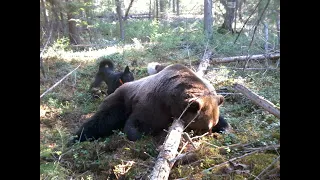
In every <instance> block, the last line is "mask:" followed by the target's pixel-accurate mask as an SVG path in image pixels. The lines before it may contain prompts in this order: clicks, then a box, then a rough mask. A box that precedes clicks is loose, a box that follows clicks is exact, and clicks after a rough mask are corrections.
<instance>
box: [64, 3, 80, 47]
mask: <svg viewBox="0 0 320 180" xmlns="http://www.w3.org/2000/svg"><path fill="white" fill-rule="evenodd" d="M68 2H70V0H66V3H68ZM71 9H72V8H67V19H68V29H69V40H70V44H73V45H77V44H81V42H80V36H79V34H78V29H77V23H76V21H75V19H74V15H73V12H72V11H71Z"/></svg>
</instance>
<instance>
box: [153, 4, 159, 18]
mask: <svg viewBox="0 0 320 180" xmlns="http://www.w3.org/2000/svg"><path fill="white" fill-rule="evenodd" d="M154 3H155V5H154V7H155V8H154V9H155V19H156V20H157V21H158V20H159V0H155V1H154Z"/></svg>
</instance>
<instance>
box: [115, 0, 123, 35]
mask: <svg viewBox="0 0 320 180" xmlns="http://www.w3.org/2000/svg"><path fill="white" fill-rule="evenodd" d="M122 3H123V2H122V0H116V11H117V14H118V19H119V26H120V39H121V40H122V41H123V40H124V26H123V19H122V18H123V13H122V9H121V7H122Z"/></svg>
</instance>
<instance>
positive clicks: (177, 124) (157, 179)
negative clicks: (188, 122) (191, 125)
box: [149, 119, 184, 180]
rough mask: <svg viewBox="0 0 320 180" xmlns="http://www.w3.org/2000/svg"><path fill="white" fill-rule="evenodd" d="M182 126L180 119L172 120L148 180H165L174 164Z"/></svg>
mask: <svg viewBox="0 0 320 180" xmlns="http://www.w3.org/2000/svg"><path fill="white" fill-rule="evenodd" d="M183 129H184V124H183V123H182V121H181V120H180V119H176V120H174V122H173V123H172V125H171V127H170V128H169V132H168V135H167V137H166V140H165V141H164V143H163V145H162V149H161V151H160V153H159V155H158V157H157V160H156V163H155V165H154V167H153V170H152V172H151V174H150V176H149V179H150V180H167V179H168V178H169V174H170V171H171V168H172V166H173V164H174V163H175V161H176V159H175V157H176V155H177V152H178V151H177V150H178V148H179V144H180V140H181V135H182V132H183Z"/></svg>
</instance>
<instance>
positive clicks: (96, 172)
mask: <svg viewBox="0 0 320 180" xmlns="http://www.w3.org/2000/svg"><path fill="white" fill-rule="evenodd" d="M156 48H158V47H155V46H154V45H148V46H142V45H139V46H130V47H129V46H128V47H124V46H122V47H116V48H115V47H108V48H103V49H99V50H84V51H81V52H76V51H50V50H48V53H47V54H45V56H44V65H45V70H46V72H47V78H43V76H42V74H40V95H41V94H42V93H43V92H44V91H45V90H47V89H48V88H50V87H51V86H53V85H54V84H55V83H56V82H58V81H59V80H60V79H61V78H62V77H64V76H65V75H66V74H68V73H69V72H70V71H72V70H73V69H74V68H76V67H77V66H78V65H79V64H81V66H80V67H79V69H77V70H76V71H75V72H74V73H72V74H71V75H70V76H68V77H67V78H66V79H65V80H64V81H62V82H61V83H60V84H59V85H58V86H56V87H55V88H54V89H53V90H52V91H50V92H48V93H47V94H46V95H44V96H43V98H41V101H40V179H99V180H100V179H101V180H102V179H145V178H146V177H147V175H148V174H149V173H150V172H151V170H152V167H153V164H154V162H155V159H156V157H157V154H158V153H159V146H160V145H161V144H162V142H161V138H157V137H150V136H145V137H143V138H142V139H141V140H138V141H136V142H131V141H128V140H127V139H126V138H125V136H124V134H123V133H122V132H121V131H116V132H115V133H114V135H112V136H110V137H107V138H104V139H100V140H97V141H93V142H82V143H77V144H75V145H73V146H72V147H71V148H69V147H67V146H66V143H67V142H68V140H69V139H70V138H71V136H72V133H73V132H74V131H75V130H77V128H79V126H80V125H81V124H82V123H83V122H84V121H85V120H86V119H87V118H88V117H90V116H91V115H92V114H94V112H95V111H96V110H97V107H98V106H99V104H100V103H101V101H102V100H103V98H104V97H100V98H99V99H94V98H92V96H91V95H90V93H89V92H88V89H89V85H90V83H91V82H92V80H93V78H94V75H95V73H96V71H97V69H98V64H97V59H98V58H99V57H101V56H108V57H110V58H111V59H113V61H114V63H115V66H116V70H118V71H123V70H124V67H125V66H126V65H129V67H130V69H131V71H132V72H133V73H134V76H135V79H139V78H142V77H144V76H147V69H146V66H147V64H148V63H149V62H152V61H157V62H161V63H165V64H173V63H182V64H184V65H186V66H188V67H190V68H193V69H196V68H197V66H198V63H199V60H200V59H201V58H202V53H198V54H197V55H194V56H190V57H188V58H185V57H183V56H182V55H181V54H183V53H181V51H182V50H184V49H182V50H181V49H176V50H171V51H169V52H166V53H156V51H153V50H155V49H156ZM162 51H163V50H162ZM158 52H160V51H158ZM163 52H164V51H163ZM184 54H186V53H185V52H184ZM123 55H125V57H124V58H123ZM245 66H246V67H249V68H265V63H264V61H262V62H261V61H250V62H244V63H241V62H233V63H228V64H215V65H211V66H210V67H209V68H208V72H207V74H206V75H205V78H206V79H208V80H209V81H210V82H211V83H212V84H213V86H214V87H215V88H216V89H217V91H218V93H221V94H223V93H224V96H225V103H224V104H223V105H222V106H221V108H220V109H221V114H222V115H223V116H224V117H225V118H226V120H227V121H228V122H229V123H230V124H231V126H232V128H233V129H232V131H230V132H228V133H224V134H215V135H214V136H202V137H194V135H193V134H192V132H191V133H189V134H190V136H191V137H194V138H193V142H194V145H195V146H196V148H194V147H192V146H191V145H190V144H187V145H186V146H185V147H183V145H184V144H185V143H186V142H185V141H184V140H183V141H182V142H181V144H180V147H179V150H178V151H179V153H187V152H188V153H189V156H188V158H185V159H184V160H183V161H182V160H181V161H177V163H176V164H175V165H174V167H173V168H172V170H171V173H170V178H169V179H179V178H185V179H255V178H257V179H280V159H279V157H280V120H279V119H278V118H276V117H275V116H273V115H272V114H270V113H269V112H267V111H265V110H264V109H262V108H261V107H259V106H257V105H255V104H254V103H253V102H252V101H250V100H249V99H248V98H246V97H245V96H244V95H242V94H241V93H239V92H237V91H235V90H234V89H233V88H232V85H233V84H234V83H241V84H243V85H245V86H246V87H248V88H250V89H251V90H252V91H254V92H255V93H257V94H259V95H260V96H263V97H264V98H265V99H267V100H269V101H271V102H272V103H273V104H275V105H276V106H277V107H278V108H279V109H280V66H279V67H276V63H275V62H269V66H272V67H273V68H274V69H270V70H266V69H264V70H261V69H258V70H254V69H245V68H244V67H245ZM101 88H107V87H106V85H102V86H101ZM237 157H239V158H237ZM233 158H235V159H233ZM229 160H231V161H229Z"/></svg>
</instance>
